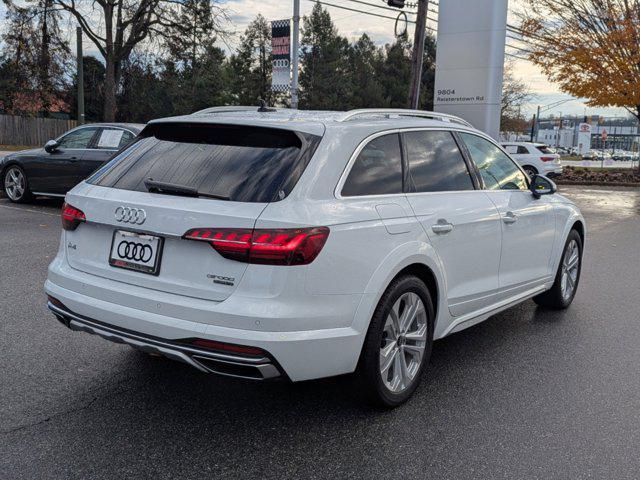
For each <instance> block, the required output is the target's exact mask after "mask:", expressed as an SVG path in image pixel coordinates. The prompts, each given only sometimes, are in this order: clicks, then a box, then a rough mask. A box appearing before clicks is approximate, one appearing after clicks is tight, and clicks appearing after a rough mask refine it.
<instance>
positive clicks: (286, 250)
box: [184, 227, 329, 265]
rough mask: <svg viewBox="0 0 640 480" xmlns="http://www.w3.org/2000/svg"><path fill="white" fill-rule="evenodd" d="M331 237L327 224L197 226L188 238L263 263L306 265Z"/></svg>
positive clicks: (225, 253) (240, 258)
mask: <svg viewBox="0 0 640 480" xmlns="http://www.w3.org/2000/svg"><path fill="white" fill-rule="evenodd" d="M328 237H329V229H328V228H327V227H312V228H286V229H284V228H283V229H257V230H250V229H232V228H195V229H193V230H189V231H188V232H187V233H185V234H184V238H186V239H188V240H198V241H204V242H208V243H209V244H210V245H211V246H212V247H213V248H214V249H215V250H216V251H217V252H218V253H219V254H220V255H222V256H223V257H225V258H228V259H230V260H237V261H239V262H247V263H256V264H263V265H307V264H309V263H311V262H313V261H314V260H315V258H316V257H317V256H318V254H319V253H320V251H321V250H322V247H324V244H325V242H326V241H327V238H328Z"/></svg>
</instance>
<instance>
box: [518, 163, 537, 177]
mask: <svg viewBox="0 0 640 480" xmlns="http://www.w3.org/2000/svg"><path fill="white" fill-rule="evenodd" d="M522 169H523V170H524V171H525V172H526V174H527V175H529V177H530V178H531V177H533V176H534V175H537V174H538V169H537V168H535V167H532V166H531V165H525V166H524V167H522Z"/></svg>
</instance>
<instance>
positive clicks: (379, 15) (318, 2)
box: [307, 0, 437, 32]
mask: <svg viewBox="0 0 640 480" xmlns="http://www.w3.org/2000/svg"><path fill="white" fill-rule="evenodd" d="M307 1H309V2H313V3H317V4H318V5H324V6H326V7H333V8H340V9H342V10H348V11H350V12H356V13H362V14H363V15H369V16H372V17H378V18H386V19H388V20H394V21H395V20H397V18H396V17H391V16H389V15H382V14H380V13H373V12H365V11H364V10H358V9H356V8H351V7H345V6H344V5H335V4H333V3H328V2H325V1H320V0H307ZM350 1H354V0H350ZM359 3H365V2H359ZM369 6H372V7H374V6H375V5H371V4H369ZM407 23H413V24H415V23H416V22H415V21H413V20H409V19H407ZM427 30H431V31H432V32H437V30H436V29H434V28H432V27H427Z"/></svg>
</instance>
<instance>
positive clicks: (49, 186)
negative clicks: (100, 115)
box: [0, 123, 144, 203]
mask: <svg viewBox="0 0 640 480" xmlns="http://www.w3.org/2000/svg"><path fill="white" fill-rule="evenodd" d="M143 128H144V125H140V124H135V123H95V124H89V125H82V126H80V127H76V128H74V129H73V130H69V131H68V132H67V133H65V134H64V135H62V136H60V137H59V138H56V139H55V140H49V141H48V142H47V143H46V144H45V146H44V147H43V148H36V149H33V150H23V151H20V152H16V153H12V154H9V155H7V156H6V157H4V159H0V172H2V177H0V178H2V187H3V188H4V192H5V194H6V195H7V197H9V200H11V201H12V202H16V203H22V202H27V201H29V200H31V198H32V197H33V196H34V195H45V196H51V197H63V196H64V195H65V194H66V193H67V192H68V191H69V190H71V189H72V188H73V187H74V186H75V185H76V184H78V183H80V182H81V181H82V180H84V179H85V178H87V177H88V176H89V175H91V174H92V173H93V172H94V171H96V170H97V169H98V168H100V167H101V166H102V165H104V164H105V163H106V162H107V161H108V160H109V159H110V158H111V157H112V156H113V155H114V154H115V153H116V152H117V151H118V150H120V149H122V148H123V147H125V146H126V145H128V144H129V143H131V142H132V141H133V140H134V139H135V138H136V137H137V136H138V134H139V133H140V132H141V131H142V129H143Z"/></svg>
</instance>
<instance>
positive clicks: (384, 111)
mask: <svg viewBox="0 0 640 480" xmlns="http://www.w3.org/2000/svg"><path fill="white" fill-rule="evenodd" d="M366 115H385V116H387V118H391V116H392V115H397V116H399V117H421V118H430V119H433V120H441V121H443V122H451V123H459V124H462V125H465V126H467V127H473V125H471V124H470V123H469V122H467V121H466V120H463V119H462V118H460V117H456V116H454V115H449V114H447V113H438V112H428V111H425V110H408V109H404V108H361V109H359V110H349V111H348V112H345V113H344V114H343V115H341V116H340V117H338V119H337V120H338V121H339V122H346V121H347V120H351V119H352V118H355V117H362V116H366Z"/></svg>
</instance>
